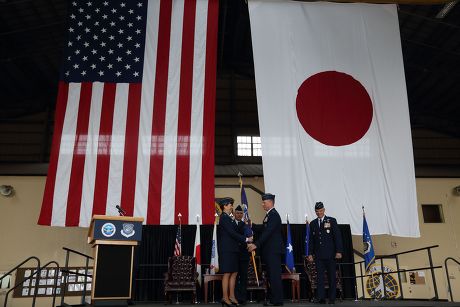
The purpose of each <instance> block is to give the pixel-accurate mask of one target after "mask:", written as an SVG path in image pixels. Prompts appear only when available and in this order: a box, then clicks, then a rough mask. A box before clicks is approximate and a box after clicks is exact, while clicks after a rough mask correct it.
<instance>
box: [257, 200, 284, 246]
mask: <svg viewBox="0 0 460 307" xmlns="http://www.w3.org/2000/svg"><path fill="white" fill-rule="evenodd" d="M263 227H264V228H263V231H262V234H261V235H260V237H259V238H258V240H257V242H255V244H256V246H257V248H258V249H259V250H260V251H261V252H262V255H267V254H284V243H283V234H282V231H281V217H280V215H279V213H278V211H276V209H275V208H273V209H272V210H270V212H268V214H267V215H266V216H265V219H264V224H263Z"/></svg>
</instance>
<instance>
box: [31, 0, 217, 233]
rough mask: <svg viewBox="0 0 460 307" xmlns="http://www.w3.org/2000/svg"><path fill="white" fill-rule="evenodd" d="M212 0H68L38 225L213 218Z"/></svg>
mask: <svg viewBox="0 0 460 307" xmlns="http://www.w3.org/2000/svg"><path fill="white" fill-rule="evenodd" d="M217 19H218V0H136V1H134V0H131V1H127V0H124V1H121V0H110V1H108V0H107V1H93V0H88V1H76V0H75V1H72V2H70V3H69V23H68V40H67V41H66V45H67V49H66V51H65V57H64V63H63V67H62V74H61V79H60V82H59V92H58V97H57V106H56V114H55V128H54V137H53V145H52V150H51V157H50V165H49V170H48V177H47V181H46V187H45V192H44V197H43V204H42V209H41V213H40V217H39V221H38V223H39V224H41V225H52V226H82V227H86V226H88V225H89V223H90V220H91V216H92V215H93V214H107V215H116V212H117V211H116V208H115V206H116V205H120V206H121V207H123V209H125V211H126V212H127V215H128V216H140V217H144V218H145V222H146V223H147V224H178V223H179V221H178V218H177V216H178V213H181V215H182V222H183V223H185V224H188V221H189V219H190V217H195V216H197V215H200V216H202V218H203V223H205V224H212V223H213V218H214V216H213V212H212V210H209V205H212V203H213V202H214V111H215V106H214V100H215V79H216V45H217V28H218V25H217Z"/></svg>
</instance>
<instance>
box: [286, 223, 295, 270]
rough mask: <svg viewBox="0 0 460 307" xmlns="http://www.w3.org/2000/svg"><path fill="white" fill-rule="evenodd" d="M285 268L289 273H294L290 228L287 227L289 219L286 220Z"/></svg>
mask: <svg viewBox="0 0 460 307" xmlns="http://www.w3.org/2000/svg"><path fill="white" fill-rule="evenodd" d="M286 267H287V269H288V270H289V272H295V266H294V249H293V248H292V239H291V226H290V225H289V217H288V218H287V240H286Z"/></svg>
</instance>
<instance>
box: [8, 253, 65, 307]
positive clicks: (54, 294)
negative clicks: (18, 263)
mask: <svg viewBox="0 0 460 307" xmlns="http://www.w3.org/2000/svg"><path fill="white" fill-rule="evenodd" d="M50 264H55V265H56V269H57V270H56V274H55V275H54V286H55V287H54V291H53V305H52V307H54V305H55V303H56V289H57V280H58V277H59V276H58V275H59V274H58V273H59V263H57V262H56V261H50V262H48V263H47V264H45V265H44V266H42V267H40V268H38V270H36V271H35V272H34V273H32V274H31V275H30V276H29V277H27V278H24V279H23V280H21V281H20V282H18V283H17V284H16V285H14V287H13V288H11V289H10V290H8V292H6V295H5V303H4V304H3V306H4V307H6V305H7V303H8V296H9V295H10V292H11V291H13V290H14V289H16V288H17V287H19V286H20V285H22V284H23V283H24V282H25V281H27V280H30V279H32V277H33V276H34V275H36V277H35V278H36V279H35V291H34V297H35V298H36V296H37V293H38V285H39V281H38V280H39V276H40V273H41V271H42V270H43V269H44V268H46V267H48V266H49V265H50ZM32 306H35V300H34V301H33V304H32Z"/></svg>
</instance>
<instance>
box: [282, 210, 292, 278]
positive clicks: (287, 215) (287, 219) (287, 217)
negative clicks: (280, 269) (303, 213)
mask: <svg viewBox="0 0 460 307" xmlns="http://www.w3.org/2000/svg"><path fill="white" fill-rule="evenodd" d="M286 222H287V223H288V224H289V214H287V213H286ZM284 267H285V268H286V270H287V271H288V272H289V274H292V272H291V270H290V269H289V268H288V266H287V264H284Z"/></svg>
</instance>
